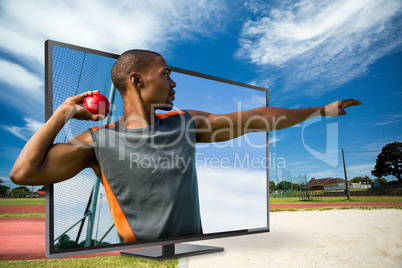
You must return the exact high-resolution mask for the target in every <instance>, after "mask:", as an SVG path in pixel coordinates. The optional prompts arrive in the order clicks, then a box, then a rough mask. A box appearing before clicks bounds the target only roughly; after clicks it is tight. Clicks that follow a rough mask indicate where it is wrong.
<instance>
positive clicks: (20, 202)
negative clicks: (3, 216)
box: [0, 198, 45, 206]
mask: <svg viewBox="0 0 402 268" xmlns="http://www.w3.org/2000/svg"><path fill="white" fill-rule="evenodd" d="M33 205H37V206H41V205H43V206H44V205H45V198H0V206H33Z"/></svg>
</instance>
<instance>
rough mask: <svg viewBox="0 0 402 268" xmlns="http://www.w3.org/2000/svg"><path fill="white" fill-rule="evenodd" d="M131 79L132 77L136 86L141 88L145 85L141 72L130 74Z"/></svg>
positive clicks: (131, 79) (132, 81)
mask: <svg viewBox="0 0 402 268" xmlns="http://www.w3.org/2000/svg"><path fill="white" fill-rule="evenodd" d="M129 79H130V82H131V84H133V86H134V87H136V88H141V87H142V86H143V83H142V77H141V74H139V73H136V72H132V73H131V74H130V77H129Z"/></svg>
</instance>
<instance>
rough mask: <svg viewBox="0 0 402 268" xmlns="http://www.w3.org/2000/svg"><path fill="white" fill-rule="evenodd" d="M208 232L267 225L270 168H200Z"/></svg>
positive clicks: (200, 191)
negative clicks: (267, 170) (262, 169)
mask: <svg viewBox="0 0 402 268" xmlns="http://www.w3.org/2000/svg"><path fill="white" fill-rule="evenodd" d="M197 174H198V183H199V193H200V206H201V217H202V224H203V228H204V232H206V233H211V232H222V231H233V230H239V229H248V228H259V227H264V226H265V227H266V219H267V206H266V196H267V195H266V191H267V185H266V172H265V171H256V170H242V169H205V168H197Z"/></svg>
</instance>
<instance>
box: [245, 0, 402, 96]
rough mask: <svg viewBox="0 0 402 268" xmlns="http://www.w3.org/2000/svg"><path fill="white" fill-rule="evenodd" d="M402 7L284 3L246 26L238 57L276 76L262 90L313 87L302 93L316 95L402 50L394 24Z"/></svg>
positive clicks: (398, 3)
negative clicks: (264, 68) (398, 48)
mask: <svg viewBox="0 0 402 268" xmlns="http://www.w3.org/2000/svg"><path fill="white" fill-rule="evenodd" d="M262 8H265V7H264V6H263V7H262ZM401 8H402V2H401V1H398V0H395V1H387V0H382V1H347V0H336V1H324V2H323V1H307V0H302V1H299V2H297V3H295V4H284V5H282V6H279V7H276V8H272V9H270V12H269V15H268V16H264V17H262V18H260V19H257V20H249V21H247V22H246V23H245V24H244V27H243V32H242V36H241V38H240V40H239V42H240V45H241V49H240V50H239V51H238V53H237V55H240V56H243V57H247V58H249V59H250V60H251V62H253V63H255V64H256V65H260V66H266V67H267V68H270V70H271V71H272V72H273V73H274V75H273V76H271V77H268V78H266V79H265V78H262V79H261V81H259V84H260V85H262V86H268V87H270V88H271V89H272V88H274V87H275V85H278V84H279V83H282V84H283V91H291V90H295V89H296V88H298V87H300V86H301V85H303V84H304V83H314V84H312V86H311V85H309V87H308V88H309V89H308V90H306V91H304V94H309V95H315V96H317V94H323V93H325V92H327V91H330V90H332V89H334V87H336V86H339V85H342V84H344V83H346V82H347V81H350V80H351V79H354V78H356V77H358V76H360V75H362V74H364V73H365V72H366V71H367V69H368V66H369V65H370V64H371V63H373V62H374V61H375V60H377V59H379V58H381V57H383V56H384V55H386V54H387V53H389V52H390V51H391V50H392V49H394V48H396V47H398V46H400V45H401V43H402V35H401V34H400V26H399V25H397V24H395V25H394V24H393V20H392V19H393V17H394V16H396V15H400V11H401ZM261 12H262V11H261ZM267 83H268V84H267ZM318 96H319V95H318Z"/></svg>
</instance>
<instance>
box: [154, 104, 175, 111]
mask: <svg viewBox="0 0 402 268" xmlns="http://www.w3.org/2000/svg"><path fill="white" fill-rule="evenodd" d="M156 109H158V110H163V111H170V110H172V109H173V103H165V104H161V105H158V106H156Z"/></svg>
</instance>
